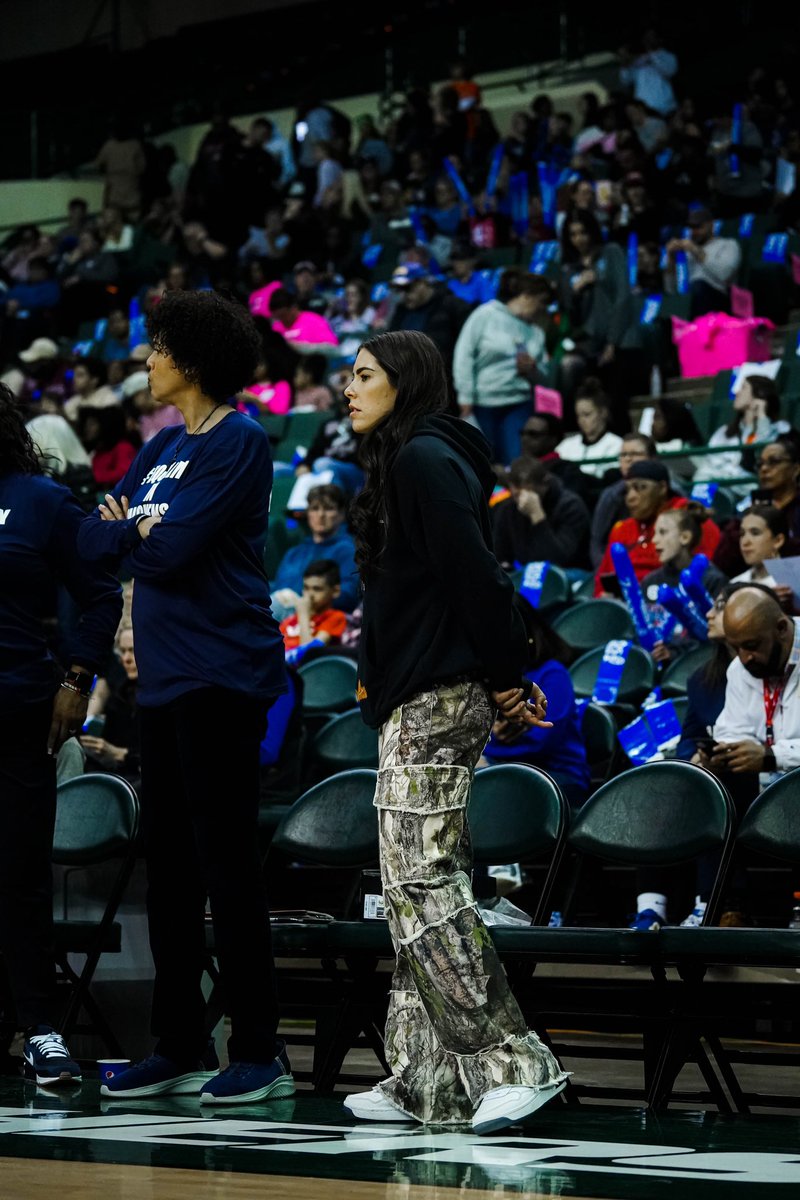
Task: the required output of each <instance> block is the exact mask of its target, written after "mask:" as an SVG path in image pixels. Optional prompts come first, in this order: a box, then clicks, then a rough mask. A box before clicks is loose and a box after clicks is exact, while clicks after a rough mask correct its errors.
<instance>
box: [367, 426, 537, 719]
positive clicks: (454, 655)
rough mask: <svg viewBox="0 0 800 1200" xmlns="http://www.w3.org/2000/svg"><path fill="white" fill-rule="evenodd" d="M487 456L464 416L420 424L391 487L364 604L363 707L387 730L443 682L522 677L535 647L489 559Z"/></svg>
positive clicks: (500, 687) (494, 684) (509, 588)
mask: <svg viewBox="0 0 800 1200" xmlns="http://www.w3.org/2000/svg"><path fill="white" fill-rule="evenodd" d="M493 486H494V475H493V474H492V470H491V467H490V465H489V447H488V444H487V442H486V440H485V438H484V437H483V435H482V434H481V433H479V432H478V430H477V429H474V428H473V427H472V426H471V425H468V424H467V423H466V422H465V421H461V420H459V419H458V418H456V417H450V416H446V415H437V416H431V417H424V418H422V420H420V422H419V424H418V425H417V427H416V429H415V430H414V432H413V434H412V435H411V437H410V438H409V440H408V442H407V443H406V444H405V445H404V446H403V447H402V449H401V450H400V451H399V453H398V455H397V458H396V459H395V462H394V465H393V466H392V468H391V474H390V476H389V479H388V485H387V488H388V492H387V513H388V520H387V528H386V545H385V549H384V552H383V554H382V555H381V557H380V559H379V566H378V569H377V570H376V571H374V572H373V574H372V576H371V577H370V579H369V581H368V583H367V585H366V588H365V595H364V620H363V625H362V630H361V643H360V650H359V677H360V687H359V699H360V701H361V711H362V714H363V716H364V720H365V721H366V722H367V724H368V725H372V726H379V725H382V724H383V723H384V721H386V720H387V719H388V718H389V716H390V715H391V713H392V710H393V709H395V708H397V707H398V705H400V704H402V703H403V701H405V700H408V699H410V697H411V696H414V695H416V694H417V693H419V692H424V691H427V690H429V689H430V688H431V687H433V685H435V684H437V683H446V682H449V681H451V680H454V679H458V678H469V679H483V680H485V681H486V684H487V686H488V687H489V688H490V689H491V690H492V691H504V690H506V689H508V688H512V687H522V688H524V691H525V694H526V695H527V694H528V693H529V691H530V685H529V684H528V682H527V681H526V680H525V679H524V678H523V672H524V668H525V663H526V661H527V649H528V647H527V638H526V635H525V630H524V627H523V624H522V620H521V618H520V617H519V616H518V615H517V613H516V611H515V610H514V608H513V607H512V599H513V596H514V588H513V585H512V583H511V580H510V579H509V578H508V576H507V575H506V573H505V572H504V571H503V570H502V569H501V567H500V566H499V565H498V562H497V559H496V558H495V556H494V553H493V551H492V540H491V526H490V521H489V508H488V503H487V501H488V498H489V496H490V495H491V493H492V488H493Z"/></svg>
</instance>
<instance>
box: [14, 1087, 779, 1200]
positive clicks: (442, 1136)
mask: <svg viewBox="0 0 800 1200" xmlns="http://www.w3.org/2000/svg"><path fill="white" fill-rule="evenodd" d="M798 1194H800V1118H798V1117H797V1116H781V1115H775V1116H772V1115H764V1116H747V1117H742V1116H718V1115H715V1114H712V1113H708V1112H692V1111H679V1110H676V1111H669V1112H667V1113H664V1114H651V1113H647V1112H646V1111H643V1110H641V1109H637V1108H631V1107H623V1106H613V1107H612V1106H607V1107H603V1106H599V1105H595V1104H587V1105H580V1106H567V1105H566V1104H561V1103H558V1102H554V1103H552V1104H550V1105H548V1106H547V1107H546V1108H545V1109H542V1110H541V1111H540V1112H538V1113H536V1114H534V1116H533V1117H531V1118H530V1119H529V1120H528V1121H526V1122H524V1123H523V1124H522V1125H520V1126H516V1127H514V1128H512V1129H510V1130H506V1131H503V1132H501V1133H497V1134H494V1135H490V1136H488V1137H482V1138H478V1137H475V1136H472V1135H471V1134H470V1133H469V1132H464V1131H461V1132H456V1131H452V1130H448V1129H445V1128H442V1127H438V1128H437V1127H426V1128H420V1127H418V1126H413V1125H408V1126H405V1125H385V1126H378V1125H368V1124H363V1123H358V1124H357V1123H355V1122H353V1121H352V1120H351V1119H350V1118H349V1116H348V1114H347V1113H346V1112H345V1110H344V1109H343V1108H342V1105H341V1098H331V1097H326V1098H319V1097H316V1096H314V1095H313V1094H312V1093H311V1092H302V1091H300V1092H298V1094H297V1096H296V1097H294V1098H293V1099H291V1100H277V1101H273V1102H271V1103H270V1102H264V1103H260V1104H255V1105H252V1106H249V1107H245V1106H242V1107H237V1108H228V1109H225V1108H217V1109H208V1108H206V1106H203V1108H202V1110H201V1107H200V1105H199V1103H198V1101H197V1099H196V1098H195V1097H163V1098H161V1099H150V1100H140V1101H127V1102H120V1101H109V1100H106V1099H104V1098H103V1097H101V1096H100V1094H99V1084H98V1083H97V1082H96V1081H95V1080H87V1081H86V1082H84V1084H83V1085H82V1086H81V1087H80V1088H75V1089H73V1090H71V1091H68V1092H64V1091H62V1092H60V1093H58V1094H52V1093H47V1092H45V1091H44V1090H43V1089H41V1088H37V1087H36V1086H35V1085H33V1084H29V1083H26V1082H24V1081H23V1080H21V1079H11V1078H7V1079H3V1080H0V1200H29V1198H31V1200H32V1198H33V1197H36V1198H37V1200H55V1198H58V1200H95V1198H100V1197H102V1198H103V1200H162V1198H163V1200H173V1198H174V1200H184V1198H185V1200H211V1198H213V1200H223V1198H225V1200H247V1198H250V1197H259V1198H260V1200H278V1198H283V1197H286V1200H317V1198H320V1200H322V1198H324V1200H338V1198H340V1197H341V1198H342V1200H451V1197H452V1198H455V1197H456V1196H458V1195H462V1196H469V1197H470V1200H473V1197H474V1200H479V1198H481V1197H488V1196H492V1197H498V1196H506V1195H509V1196H513V1195H520V1196H526V1197H531V1198H535V1197H540V1196H541V1197H550V1196H570V1197H584V1198H586V1200H589V1198H592V1200H594V1198H598V1200H599V1198H601V1197H604V1198H609V1200H616V1198H620V1200H622V1198H625V1200H658V1198H659V1197H670V1198H672V1197H680V1200H716V1198H719V1200H729V1198H733V1197H736V1198H738V1197H741V1200H755V1198H756V1197H757V1198H758V1200H765V1198H766V1197H770V1196H773V1195H774V1196H775V1197H783V1196H786V1197H789V1196H792V1197H794V1196H797V1195H798Z"/></svg>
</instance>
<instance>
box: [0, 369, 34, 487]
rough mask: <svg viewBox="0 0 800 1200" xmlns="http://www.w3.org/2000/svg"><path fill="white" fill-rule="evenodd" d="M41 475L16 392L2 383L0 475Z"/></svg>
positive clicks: (0, 396)
mask: <svg viewBox="0 0 800 1200" xmlns="http://www.w3.org/2000/svg"><path fill="white" fill-rule="evenodd" d="M14 474H20V475H41V474H42V468H41V465H40V463H39V459H38V458H37V457H36V450H35V448H34V445H33V441H32V440H31V435H30V434H29V433H28V430H27V429H26V428H25V421H24V420H23V416H22V411H21V410H20V408H19V405H18V404H17V402H16V400H15V399H14V393H13V392H12V391H11V389H10V388H8V387H6V385H5V384H4V383H0V475H14Z"/></svg>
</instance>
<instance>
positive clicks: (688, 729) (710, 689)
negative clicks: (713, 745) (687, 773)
mask: <svg viewBox="0 0 800 1200" xmlns="http://www.w3.org/2000/svg"><path fill="white" fill-rule="evenodd" d="M725 683H726V680H725V676H724V675H723V677H722V679H721V680H720V681H719V682H718V683H717V684H716V685H715V686H712V685H710V684H709V683H708V681H707V680H706V677H705V669H704V668H703V667H699V668H698V669H697V670H696V671H694V672H693V673H692V674H691V675H690V676H689V678H688V679H687V681H686V698H687V700H688V704H687V705H686V716H685V717H684V720H683V728H682V729H681V740H680V741H679V742H678V747H677V749H676V751H675V757H676V758H685V759H687V760H688V759H691V758H692V757H693V756H694V755H695V754H696V753H697V743H698V741H700V740H701V739H704V738H708V737H709V733H710V730H711V729H712V728H713V726H714V724H715V722H716V720H717V717H718V716H719V714H720V713H721V712H722V710H723V708H724V707H725Z"/></svg>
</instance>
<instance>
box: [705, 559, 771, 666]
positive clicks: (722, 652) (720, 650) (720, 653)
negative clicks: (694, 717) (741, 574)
mask: <svg viewBox="0 0 800 1200" xmlns="http://www.w3.org/2000/svg"><path fill="white" fill-rule="evenodd" d="M742 588H756V590H757V591H759V592H763V593H764V595H766V596H771V597H772V599H773V600H774V599H775V593H774V592H773V590H772V588H768V587H767V586H766V584H763V583H747V582H746V581H745V580H740V582H739V583H726V584H725V586H724V587H723V588H720V590H719V592H718V593H717V595H716V597H715V603H716V601H718V600H719V599H720V598H721V599H722V600H724V601H725V603H726V604H727V602H728V601H729V600H730V598H731V596H732V595H733V594H734V592H739V591H741V590H742ZM732 658H733V651H732V650H731V648H730V646H729V645H728V643H727V642H726V641H725V638H720V640H719V641H718V642H717V643H716V645H715V646H714V653H713V654H712V655H711V658H709V660H708V662H706V663H704V664H703V666H702V667H699V668H698V674H699V676H700V678H701V679H702V681H703V683H704V684H705V686H706V687H707V688H710V689H716V688H721V687H722V686H723V685H724V683H725V680H726V679H727V677H728V667H729V666H730V665H731V659H732Z"/></svg>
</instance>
